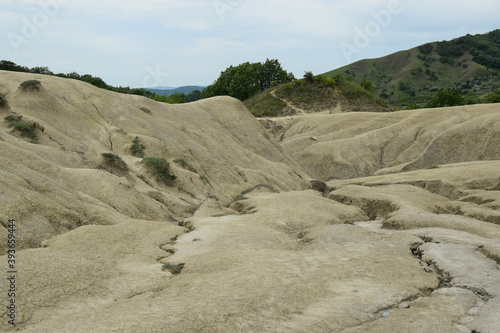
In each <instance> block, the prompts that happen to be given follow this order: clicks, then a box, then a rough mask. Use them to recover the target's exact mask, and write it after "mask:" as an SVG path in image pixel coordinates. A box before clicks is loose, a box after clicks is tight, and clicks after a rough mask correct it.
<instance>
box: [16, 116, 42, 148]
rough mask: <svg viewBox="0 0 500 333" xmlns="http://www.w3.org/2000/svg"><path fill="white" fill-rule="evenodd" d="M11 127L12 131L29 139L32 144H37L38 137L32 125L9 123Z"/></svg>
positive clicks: (21, 122)
mask: <svg viewBox="0 0 500 333" xmlns="http://www.w3.org/2000/svg"><path fill="white" fill-rule="evenodd" d="M11 126H12V127H14V131H17V132H19V134H20V135H21V136H22V137H25V138H29V139H30V140H31V142H33V143H38V135H37V134H36V129H35V127H34V126H33V124H30V123H27V122H25V121H19V122H13V123H11Z"/></svg>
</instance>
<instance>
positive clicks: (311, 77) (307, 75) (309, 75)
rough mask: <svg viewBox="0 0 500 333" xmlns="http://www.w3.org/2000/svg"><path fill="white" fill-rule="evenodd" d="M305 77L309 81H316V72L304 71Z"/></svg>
mask: <svg viewBox="0 0 500 333" xmlns="http://www.w3.org/2000/svg"><path fill="white" fill-rule="evenodd" d="M304 79H305V80H306V82H307V83H314V81H315V80H314V74H313V72H304Z"/></svg>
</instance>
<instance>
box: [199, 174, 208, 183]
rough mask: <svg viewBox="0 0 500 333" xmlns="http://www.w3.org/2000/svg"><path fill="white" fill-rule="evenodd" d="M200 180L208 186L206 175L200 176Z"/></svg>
mask: <svg viewBox="0 0 500 333" xmlns="http://www.w3.org/2000/svg"><path fill="white" fill-rule="evenodd" d="M200 179H201V180H203V181H204V182H205V183H207V184H210V180H209V179H208V177H207V175H200Z"/></svg>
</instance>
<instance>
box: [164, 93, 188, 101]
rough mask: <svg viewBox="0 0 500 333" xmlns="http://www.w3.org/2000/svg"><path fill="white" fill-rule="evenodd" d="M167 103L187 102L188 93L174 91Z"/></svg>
mask: <svg viewBox="0 0 500 333" xmlns="http://www.w3.org/2000/svg"><path fill="white" fill-rule="evenodd" d="M167 103H169V104H181V103H186V94H184V93H179V92H174V93H173V94H172V95H170V96H168V97H167Z"/></svg>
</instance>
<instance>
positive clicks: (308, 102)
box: [244, 73, 394, 117]
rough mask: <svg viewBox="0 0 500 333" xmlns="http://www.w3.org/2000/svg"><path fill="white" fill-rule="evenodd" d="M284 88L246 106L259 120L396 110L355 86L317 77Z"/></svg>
mask: <svg viewBox="0 0 500 333" xmlns="http://www.w3.org/2000/svg"><path fill="white" fill-rule="evenodd" d="M309 74H310V76H308V75H307V73H306V78H304V79H301V80H295V81H292V82H289V83H285V84H280V85H278V86H275V87H273V88H270V89H268V90H266V91H264V92H262V93H259V94H256V95H254V96H252V97H250V98H249V99H248V100H246V101H245V102H244V103H245V106H246V107H247V108H248V109H249V110H250V112H251V113H252V114H253V115H254V116H256V117H275V116H289V115H296V114H307V113H316V112H325V113H341V112H352V111H358V112H359V111H365V112H388V111H392V110H394V109H393V108H391V107H390V105H389V104H388V103H387V101H385V100H384V99H382V98H380V97H378V96H375V95H374V94H373V92H372V91H370V89H368V90H367V89H365V88H363V87H362V86H360V85H359V84H357V83H355V82H352V80H351V79H350V78H348V77H344V76H337V77H336V78H335V79H333V78H326V77H324V76H313V75H312V73H309Z"/></svg>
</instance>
